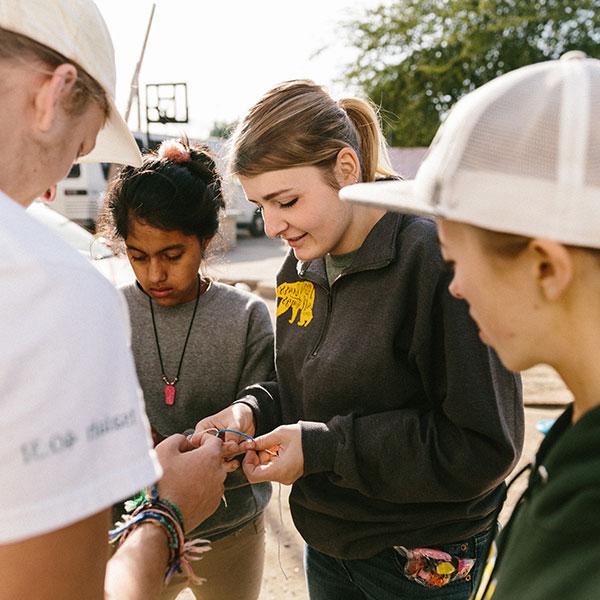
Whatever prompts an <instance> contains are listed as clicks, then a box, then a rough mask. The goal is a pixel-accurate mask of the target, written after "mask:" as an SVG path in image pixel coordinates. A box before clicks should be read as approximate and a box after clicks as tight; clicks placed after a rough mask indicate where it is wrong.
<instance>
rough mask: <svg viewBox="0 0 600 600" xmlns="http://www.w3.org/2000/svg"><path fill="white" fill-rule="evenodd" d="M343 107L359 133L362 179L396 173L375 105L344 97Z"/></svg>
mask: <svg viewBox="0 0 600 600" xmlns="http://www.w3.org/2000/svg"><path fill="white" fill-rule="evenodd" d="M338 105H339V106H340V108H343V109H344V111H345V112H346V114H347V115H348V118H349V119H350V121H351V122H352V124H353V125H354V128H355V129H356V132H357V134H358V139H359V144H360V157H361V175H362V181H375V179H378V178H381V177H393V176H394V175H395V173H394V170H393V168H392V165H391V164H390V159H389V154H388V150H387V145H386V143H385V139H384V138H383V134H382V132H381V127H380V125H379V119H378V116H377V113H376V112H375V108H374V106H373V105H372V104H371V103H370V102H367V101H366V100H362V99H360V98H342V99H341V100H340V101H339V102H338Z"/></svg>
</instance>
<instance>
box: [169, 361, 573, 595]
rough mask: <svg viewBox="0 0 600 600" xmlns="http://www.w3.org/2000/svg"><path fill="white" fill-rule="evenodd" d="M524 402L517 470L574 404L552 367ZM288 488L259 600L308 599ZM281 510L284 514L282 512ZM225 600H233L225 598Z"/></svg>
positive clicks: (530, 376) (516, 491) (533, 380)
mask: <svg viewBox="0 0 600 600" xmlns="http://www.w3.org/2000/svg"><path fill="white" fill-rule="evenodd" d="M523 390H524V399H525V417H526V430H525V447H524V450H523V455H522V457H521V460H520V461H519V464H518V465H517V467H516V469H515V471H516V470H518V469H519V468H520V467H521V465H523V464H525V463H526V462H529V461H530V460H531V459H532V458H533V456H534V454H535V450H536V448H537V447H538V445H539V443H540V441H541V439H542V437H543V436H542V434H541V433H540V432H539V431H538V430H537V428H536V426H537V424H538V423H539V422H540V421H541V420H542V419H554V418H556V417H557V416H558V415H559V414H560V413H561V411H562V410H563V408H564V405H565V404H566V403H567V402H569V401H570V400H571V395H570V393H569V392H568V390H566V388H565V387H564V385H563V383H562V381H561V380H560V379H559V377H558V376H557V375H556V373H555V372H554V371H553V370H552V369H550V368H549V367H545V366H540V367H535V368H534V369H530V370H529V371H527V372H525V373H524V375H523ZM525 483H526V478H525V477H523V478H521V480H520V481H519V482H518V483H517V484H515V485H514V486H513V488H511V491H510V494H509V497H508V501H507V503H506V506H505V508H504V510H503V511H502V514H501V517H500V518H501V521H506V519H507V517H508V515H510V512H511V511H512V508H513V506H514V503H515V501H516V499H517V498H518V496H519V495H520V493H521V491H522V490H523V487H524V485H525ZM288 494H289V487H288V486H281V488H280V490H279V489H278V484H275V487H274V493H273V499H272V500H271V503H270V505H269V507H268V508H267V513H266V527H267V548H266V562H265V572H264V577H263V585H262V591H261V594H260V600H288V599H292V598H294V599H298V600H300V599H306V598H308V594H307V592H306V584H305V582H304V573H303V569H302V553H303V543H302V538H301V537H300V536H299V535H298V532H297V531H296V530H295V528H294V525H293V523H292V519H291V517H290V512H289V507H288V502H287V499H288ZM280 508H281V512H280ZM193 598H194V596H193V594H192V593H191V592H189V591H184V592H182V593H181V594H180V595H179V598H178V600H193ZM223 600H234V599H229V598H223Z"/></svg>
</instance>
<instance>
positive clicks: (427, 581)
mask: <svg viewBox="0 0 600 600" xmlns="http://www.w3.org/2000/svg"><path fill="white" fill-rule="evenodd" d="M394 550H396V552H398V553H399V554H401V555H402V556H404V558H406V564H405V566H404V575H405V576H406V578H407V579H409V580H410V581H414V582H416V583H419V584H421V585H423V586H425V587H443V586H445V585H447V584H449V583H450V582H451V581H455V580H456V579H465V578H466V577H467V575H469V574H470V573H471V571H472V570H473V566H474V565H475V559H474V558H459V557H458V556H453V555H452V554H448V553H447V552H442V551H441V550H436V549H434V548H410V549H408V548H405V547H404V546H394Z"/></svg>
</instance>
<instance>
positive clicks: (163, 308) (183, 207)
mask: <svg viewBox="0 0 600 600" xmlns="http://www.w3.org/2000/svg"><path fill="white" fill-rule="evenodd" d="M223 208H224V201H223V194H222V186H221V178H220V176H219V174H218V173H217V169H216V165H215V162H214V160H213V159H212V158H211V156H210V154H209V153H208V152H207V151H206V150H205V149H204V148H202V147H199V146H192V145H190V144H189V143H188V141H187V140H185V139H184V140H177V141H166V142H163V144H162V145H161V146H160V148H159V149H158V151H157V153H156V154H147V155H146V156H144V159H143V164H142V166H141V167H137V168H133V167H125V168H124V169H123V170H122V171H121V173H120V176H119V177H118V179H117V180H116V181H115V182H114V184H113V185H112V186H111V188H110V190H109V192H108V194H107V199H106V203H105V208H104V211H103V217H102V219H101V222H102V226H101V227H102V229H104V233H105V234H106V235H108V236H109V237H111V238H112V239H113V240H115V241H119V242H121V243H123V244H124V245H125V248H126V252H127V257H128V259H129V261H130V263H131V266H132V268H133V270H134V272H135V275H136V279H137V282H136V283H135V284H132V285H130V286H127V287H125V288H124V289H123V292H124V294H125V298H126V299H127V303H128V305H129V312H130V319H131V327H132V349H133V354H134V357H135V361H136V368H137V374H138V378H139V380H140V384H141V387H142V390H143V392H144V400H145V403H146V411H147V413H148V418H149V420H150V424H151V425H152V430H153V434H154V437H155V442H158V441H160V440H161V439H162V438H163V437H167V436H169V435H171V434H173V433H176V432H180V433H181V432H184V431H185V430H186V429H189V428H193V427H194V425H195V424H196V423H197V422H198V421H199V420H200V419H202V418H203V417H205V416H206V415H209V414H212V413H214V412H215V411H216V410H220V409H222V408H224V407H225V406H228V405H229V404H230V403H231V402H232V401H233V400H234V399H235V398H236V394H237V392H238V391H239V390H240V389H242V388H244V387H245V386H247V385H249V384H251V383H254V382H255V381H261V380H263V379H265V378H267V379H272V377H273V332H272V326H271V322H270V318H269V314H268V311H267V308H266V306H265V304H264V303H263V302H262V301H261V300H260V299H259V298H257V297H256V296H254V295H253V294H249V293H246V292H243V291H240V290H238V289H236V288H233V287H230V286H227V285H224V284H221V283H218V282H215V281H211V280H209V279H208V278H206V277H205V276H203V275H202V274H201V273H200V267H201V264H202V261H203V258H204V256H205V254H206V250H207V247H208V246H209V244H210V242H211V240H212V239H213V238H214V236H215V234H216V233H217V230H218V227H219V214H220V212H221V210H222V209H223ZM270 495H271V485H270V484H269V483H260V484H256V485H250V484H249V483H248V480H247V479H246V477H245V476H244V474H243V472H242V471H241V469H238V470H237V471H236V472H234V473H232V474H231V475H230V476H229V478H228V479H227V481H226V483H225V500H226V503H225V502H223V503H222V504H221V506H220V507H219V509H218V510H217V512H216V513H215V514H214V515H213V516H212V517H210V518H209V519H208V520H207V521H205V522H204V523H203V524H202V525H201V526H200V527H199V528H198V529H196V530H195V531H194V532H192V533H191V534H190V537H191V538H195V537H196V538H197V537H200V538H205V539H209V540H211V542H212V550H211V551H210V552H208V553H207V554H205V555H204V558H203V559H202V560H201V561H199V562H197V563H195V565H194V569H195V571H196V572H197V574H198V575H199V576H200V577H202V578H204V579H206V582H205V583H204V584H203V585H202V586H201V587H200V588H198V589H197V590H195V588H194V587H193V586H191V587H192V589H193V590H195V591H197V595H198V597H201V598H202V599H203V600H205V599H215V600H216V599H217V598H218V599H223V598H243V599H247V600H255V599H256V598H257V597H258V593H259V591H260V584H261V579H262V571H263V559H264V527H263V511H264V509H265V507H266V505H267V503H268V501H269V498H270ZM121 512H122V511H121ZM119 514H120V513H119ZM232 568H235V577H231V569H232ZM187 585H188V584H187V582H186V580H185V579H183V578H182V577H179V578H178V577H177V576H175V577H173V579H172V580H171V583H170V584H169V586H168V587H167V588H166V589H165V590H164V592H163V595H162V596H161V599H162V600H167V599H172V598H176V597H177V595H178V593H179V592H180V591H181V590H182V589H183V588H185V587H186V586H187Z"/></svg>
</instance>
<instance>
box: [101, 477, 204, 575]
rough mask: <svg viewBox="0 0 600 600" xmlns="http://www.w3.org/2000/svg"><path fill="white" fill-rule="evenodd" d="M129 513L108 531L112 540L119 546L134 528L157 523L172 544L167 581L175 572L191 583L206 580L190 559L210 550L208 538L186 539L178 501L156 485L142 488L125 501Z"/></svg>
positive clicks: (198, 558)
mask: <svg viewBox="0 0 600 600" xmlns="http://www.w3.org/2000/svg"><path fill="white" fill-rule="evenodd" d="M125 510H126V511H127V513H125V514H123V515H122V517H121V518H122V521H118V522H117V523H115V527H114V529H111V530H110V531H109V532H108V540H109V542H110V543H111V544H118V545H119V546H120V545H121V544H123V542H124V541H125V540H126V539H127V537H128V536H129V535H130V534H131V532H132V531H133V530H134V529H136V528H137V527H139V526H140V525H142V524H149V525H154V526H156V527H159V528H161V529H162V531H163V532H164V533H165V534H166V536H167V541H168V545H169V562H168V564H167V569H166V571H165V584H167V583H168V582H169V580H170V579H171V577H172V576H173V575H174V574H175V573H183V574H185V575H186V576H187V577H188V579H189V580H190V582H191V583H194V584H196V585H199V584H201V583H203V582H204V581H205V580H204V579H202V578H201V577H198V576H197V575H196V574H195V573H194V571H193V570H192V566H191V564H190V562H191V561H194V560H200V559H201V558H202V554H204V553H205V552H208V551H209V550H210V542H209V541H208V540H202V539H195V540H186V538H185V534H184V527H183V516H182V514H181V511H180V510H179V508H178V507H177V505H176V504H174V503H173V502H170V501H169V500H167V499H166V498H161V497H160V496H159V495H158V489H157V487H156V485H153V486H151V487H148V488H146V489H144V490H142V491H141V492H140V493H139V495H138V496H136V497H135V498H133V499H132V500H128V501H127V502H126V503H125Z"/></svg>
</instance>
